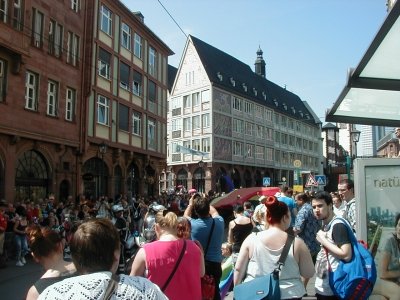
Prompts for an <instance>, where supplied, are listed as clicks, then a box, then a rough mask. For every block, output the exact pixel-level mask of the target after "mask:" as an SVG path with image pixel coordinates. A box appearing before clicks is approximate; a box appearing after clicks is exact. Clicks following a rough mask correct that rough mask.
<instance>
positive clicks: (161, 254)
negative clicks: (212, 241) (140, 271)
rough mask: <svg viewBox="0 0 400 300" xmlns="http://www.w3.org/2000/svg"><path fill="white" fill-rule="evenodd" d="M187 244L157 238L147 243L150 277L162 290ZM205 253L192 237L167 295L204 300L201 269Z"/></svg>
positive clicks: (146, 251) (147, 262)
mask: <svg viewBox="0 0 400 300" xmlns="http://www.w3.org/2000/svg"><path fill="white" fill-rule="evenodd" d="M182 247H183V240H176V241H155V242H152V243H149V244H145V245H144V246H143V248H144V251H145V253H146V264H147V266H146V267H147V271H148V279H149V280H150V281H151V282H153V283H155V284H157V285H158V286H159V287H160V289H161V288H162V287H163V285H164V284H165V282H166V281H167V279H168V277H169V275H170V274H171V273H172V270H173V269H174V267H175V264H176V262H177V260H178V258H179V255H180V253H181V250H182ZM201 259H202V254H201V251H200V249H199V247H198V246H197V245H196V244H195V243H194V242H193V241H191V240H186V250H185V254H184V255H183V257H182V260H181V262H180V264H179V266H178V268H177V269H176V272H175V274H174V276H173V277H172V279H171V281H170V282H169V285H168V286H167V288H166V289H165V291H164V293H165V295H166V296H167V297H168V298H169V299H171V300H174V299H191V300H197V299H201V283H200V268H201Z"/></svg>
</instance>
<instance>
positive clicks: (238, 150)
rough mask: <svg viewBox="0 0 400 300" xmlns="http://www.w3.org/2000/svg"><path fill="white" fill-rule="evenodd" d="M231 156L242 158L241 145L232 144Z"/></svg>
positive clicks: (237, 143)
mask: <svg viewBox="0 0 400 300" xmlns="http://www.w3.org/2000/svg"><path fill="white" fill-rule="evenodd" d="M233 155H234V156H243V143H241V142H237V141H234V142H233Z"/></svg>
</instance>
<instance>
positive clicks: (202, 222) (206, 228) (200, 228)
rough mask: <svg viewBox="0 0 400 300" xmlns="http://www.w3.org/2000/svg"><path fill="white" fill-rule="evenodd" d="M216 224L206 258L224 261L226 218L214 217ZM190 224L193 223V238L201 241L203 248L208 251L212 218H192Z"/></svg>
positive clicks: (213, 260)
mask: <svg viewBox="0 0 400 300" xmlns="http://www.w3.org/2000/svg"><path fill="white" fill-rule="evenodd" d="M214 220H215V225H214V229H213V232H212V236H211V240H210V245H209V246H208V250H207V253H205V259H206V260H208V261H212V262H219V263H220V262H221V261H222V252H221V245H222V241H223V238H224V226H225V224H224V219H223V218H222V217H221V216H217V217H215V218H214ZM190 224H191V225H192V240H197V241H199V242H200V244H201V246H202V247H203V250H204V251H206V247H207V241H208V237H209V235H210V231H211V226H212V218H204V219H201V218H198V219H191V220H190Z"/></svg>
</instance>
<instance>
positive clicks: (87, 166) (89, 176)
mask: <svg viewBox="0 0 400 300" xmlns="http://www.w3.org/2000/svg"><path fill="white" fill-rule="evenodd" d="M82 174H83V176H85V177H84V178H83V180H84V181H83V184H84V194H85V196H86V197H87V198H88V199H90V198H93V197H94V198H95V199H97V198H98V197H100V195H106V196H109V195H108V177H109V176H108V174H109V172H108V167H107V165H106V163H105V162H104V161H103V160H102V159H100V158H98V157H92V158H91V159H88V160H87V161H86V162H85V163H84V165H83V168H82Z"/></svg>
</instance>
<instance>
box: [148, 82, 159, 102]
mask: <svg viewBox="0 0 400 300" xmlns="http://www.w3.org/2000/svg"><path fill="white" fill-rule="evenodd" d="M148 85H149V101H150V102H153V103H155V102H156V101H157V98H156V97H157V87H156V84H155V83H154V82H153V81H151V80H149V83H148Z"/></svg>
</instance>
